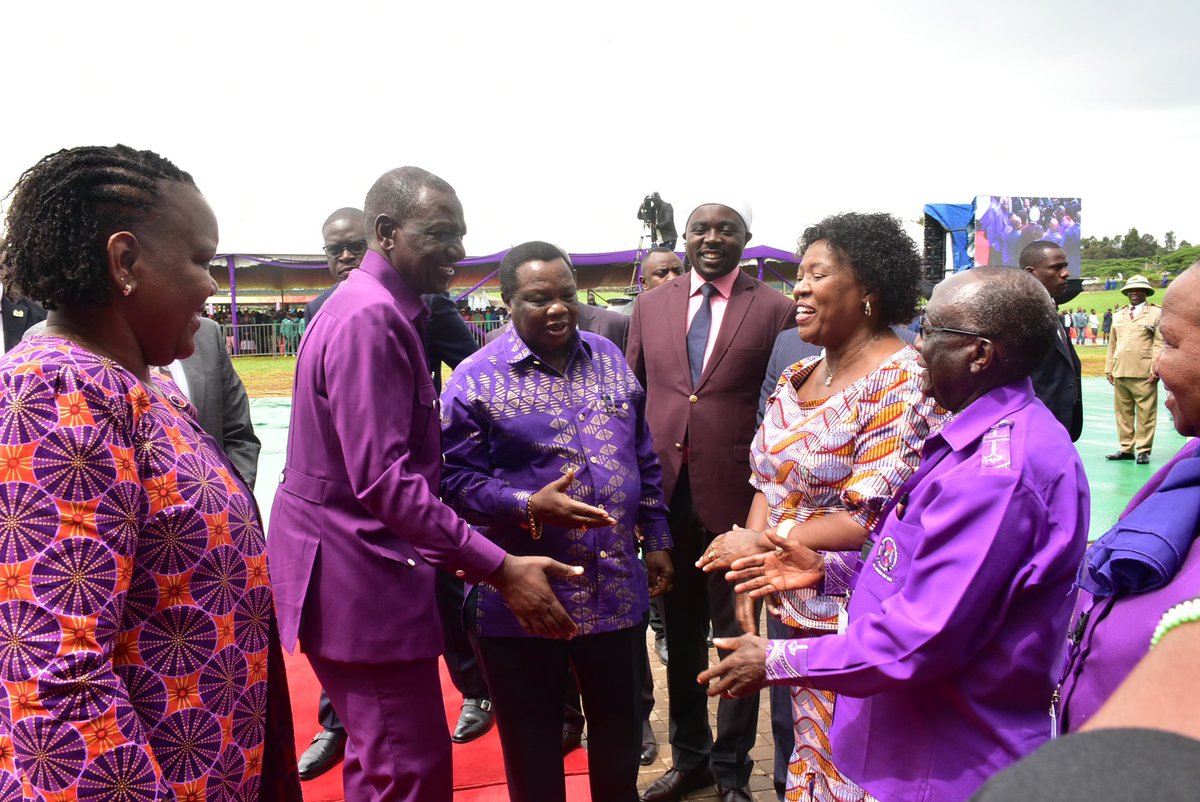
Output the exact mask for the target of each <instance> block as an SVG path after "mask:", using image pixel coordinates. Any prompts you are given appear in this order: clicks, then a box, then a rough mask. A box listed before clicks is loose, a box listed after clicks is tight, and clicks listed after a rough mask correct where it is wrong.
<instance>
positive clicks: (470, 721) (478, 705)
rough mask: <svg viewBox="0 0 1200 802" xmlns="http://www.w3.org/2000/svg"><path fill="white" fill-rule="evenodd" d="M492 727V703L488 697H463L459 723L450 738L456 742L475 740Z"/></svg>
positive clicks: (462, 742)
mask: <svg viewBox="0 0 1200 802" xmlns="http://www.w3.org/2000/svg"><path fill="white" fill-rule="evenodd" d="M491 728H492V703H491V702H490V701H488V700H487V699H463V703H462V709H461V710H459V712H458V725H457V726H456V727H455V728H454V734H453V735H451V736H450V740H451V741H454V743H456V744H465V743H467V742H468V741H474V740H475V739H476V738H478V737H479V736H481V735H483V734H484V733H485V732H487V731H488V730H490V729H491Z"/></svg>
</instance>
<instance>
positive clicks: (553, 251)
mask: <svg viewBox="0 0 1200 802" xmlns="http://www.w3.org/2000/svg"><path fill="white" fill-rule="evenodd" d="M555 259H562V260H563V261H564V262H566V263H567V267H569V268H571V272H572V273H573V272H574V271H575V266H574V265H573V264H571V257H570V256H567V253H566V251H564V250H563V249H562V248H560V247H558V246H557V245H554V244H553V243H550V242H542V241H541V240H533V241H532V242H522V243H521V244H520V245H517V246H516V247H514V248H512V249H511V250H509V252H508V253H506V254H504V258H503V259H501V260H500V295H501V296H503V297H504V298H505V299H506V300H507V299H511V298H512V297H513V296H514V295H516V294H517V268H519V267H520V266H521V265H523V264H527V263H529V262H553V261H554V260H555Z"/></svg>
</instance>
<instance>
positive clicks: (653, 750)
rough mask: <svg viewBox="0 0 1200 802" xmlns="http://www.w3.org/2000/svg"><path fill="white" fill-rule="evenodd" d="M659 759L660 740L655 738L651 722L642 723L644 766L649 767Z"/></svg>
mask: <svg viewBox="0 0 1200 802" xmlns="http://www.w3.org/2000/svg"><path fill="white" fill-rule="evenodd" d="M656 757H658V739H657V738H655V737H654V730H652V729H650V722H649V721H643V722H642V765H643V766H649V765H650V764H651V763H653V762H654V759H655V758H656Z"/></svg>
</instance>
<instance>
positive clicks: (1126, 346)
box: [1104, 276, 1163, 465]
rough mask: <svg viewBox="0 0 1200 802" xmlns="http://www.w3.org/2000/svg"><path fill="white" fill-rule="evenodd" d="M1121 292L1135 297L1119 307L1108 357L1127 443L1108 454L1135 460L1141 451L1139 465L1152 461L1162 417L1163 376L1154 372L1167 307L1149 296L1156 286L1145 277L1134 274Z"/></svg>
mask: <svg viewBox="0 0 1200 802" xmlns="http://www.w3.org/2000/svg"><path fill="white" fill-rule="evenodd" d="M1121 292H1123V293H1125V296H1126V297H1127V298H1129V306H1122V307H1120V308H1119V309H1116V310H1114V311H1113V325H1112V331H1111V332H1110V333H1109V337H1108V354H1107V356H1106V357H1105V358H1104V378H1106V379H1108V383H1109V384H1111V385H1112V386H1113V407H1114V408H1115V410H1116V413H1117V437H1118V438H1119V439H1120V441H1121V447H1120V449H1119V450H1117V451H1116V452H1114V453H1112V454H1108V455H1106V457H1105V458H1106V459H1113V460H1125V459H1135V455H1136V459H1137V463H1138V464H1139V465H1147V464H1149V462H1150V449H1151V447H1152V446H1153V445H1154V425H1155V423H1156V422H1157V418H1158V375H1157V374H1156V373H1155V372H1154V360H1156V359H1157V358H1158V355H1159V354H1160V353H1161V352H1162V349H1163V338H1162V333H1161V332H1160V331H1159V330H1158V321H1159V318H1160V317H1161V316H1162V310H1161V309H1159V308H1158V307H1157V306H1155V305H1154V304H1152V303H1148V302H1147V301H1146V298H1148V297H1149V296H1151V295H1153V294H1154V287H1152V286H1150V282H1149V281H1147V280H1146V277H1145V276H1133V277H1132V278H1130V279H1129V281H1126V282H1125V286H1124V287H1122V288H1121ZM1135 432H1136V434H1135Z"/></svg>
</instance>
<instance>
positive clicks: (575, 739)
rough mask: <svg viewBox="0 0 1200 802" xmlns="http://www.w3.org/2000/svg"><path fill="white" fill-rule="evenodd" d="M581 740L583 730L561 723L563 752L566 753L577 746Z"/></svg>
mask: <svg viewBox="0 0 1200 802" xmlns="http://www.w3.org/2000/svg"><path fill="white" fill-rule="evenodd" d="M582 742H583V730H577V729H575V728H574V727H568V726H566V725H563V754H564V755H566V754H568V753H570V752H573V751H575V750H576V749H578V748H579V745H580V744H581V743H582Z"/></svg>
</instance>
